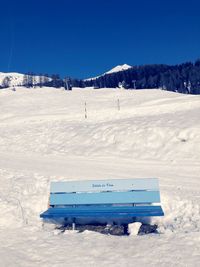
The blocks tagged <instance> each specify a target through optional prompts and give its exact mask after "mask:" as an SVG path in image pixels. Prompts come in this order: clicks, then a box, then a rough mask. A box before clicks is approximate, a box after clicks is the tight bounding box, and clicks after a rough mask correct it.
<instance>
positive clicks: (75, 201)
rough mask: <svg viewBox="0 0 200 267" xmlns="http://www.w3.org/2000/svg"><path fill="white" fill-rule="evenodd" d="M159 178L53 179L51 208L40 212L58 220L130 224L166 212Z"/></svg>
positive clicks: (47, 217) (65, 223) (55, 221)
mask: <svg viewBox="0 0 200 267" xmlns="http://www.w3.org/2000/svg"><path fill="white" fill-rule="evenodd" d="M159 203H160V192H159V185H158V179H156V178H147V179H123V180H99V181H97V180H95V181H94V180H93V181H92V180H91V181H90V180H88V181H69V182H52V183H51V188H50V200H49V208H48V210H47V211H45V212H43V213H42V214H40V217H41V218H43V219H44V220H45V221H49V222H53V223H56V224H63V225H68V224H73V223H76V224H80V225H81V224H108V223H111V224H113V223H114V224H115V223H116V224H128V223H131V222H134V221H136V220H137V218H138V217H151V216H163V215H164V213H163V210H162V208H161V206H160V205H159Z"/></svg>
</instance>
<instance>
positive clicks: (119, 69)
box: [104, 64, 132, 74]
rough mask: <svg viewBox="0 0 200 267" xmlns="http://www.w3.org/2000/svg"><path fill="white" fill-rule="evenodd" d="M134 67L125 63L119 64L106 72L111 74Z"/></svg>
mask: <svg viewBox="0 0 200 267" xmlns="http://www.w3.org/2000/svg"><path fill="white" fill-rule="evenodd" d="M130 68H132V66H130V65H128V64H123V65H118V66H116V67H114V68H113V69H111V70H109V71H107V72H106V73H104V74H110V73H114V72H119V71H123V70H128V69H130Z"/></svg>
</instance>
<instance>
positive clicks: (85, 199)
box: [50, 191, 160, 205]
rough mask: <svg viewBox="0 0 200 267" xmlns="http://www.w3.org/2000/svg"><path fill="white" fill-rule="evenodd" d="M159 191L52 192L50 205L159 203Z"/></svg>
mask: <svg viewBox="0 0 200 267" xmlns="http://www.w3.org/2000/svg"><path fill="white" fill-rule="evenodd" d="M159 202H160V193H159V191H129V192H101V193H74V194H73V193H68V194H62V193H60V194H50V205H84V204H127V203H159Z"/></svg>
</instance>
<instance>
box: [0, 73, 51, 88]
mask: <svg viewBox="0 0 200 267" xmlns="http://www.w3.org/2000/svg"><path fill="white" fill-rule="evenodd" d="M6 77H7V78H8V79H9V86H10V87H13V86H22V85H23V79H24V74H22V73H17V72H0V86H1V85H3V82H4V79H5V78H6ZM42 77H44V76H42ZM34 79H35V83H39V81H40V76H37V75H36V76H34ZM48 80H51V78H48Z"/></svg>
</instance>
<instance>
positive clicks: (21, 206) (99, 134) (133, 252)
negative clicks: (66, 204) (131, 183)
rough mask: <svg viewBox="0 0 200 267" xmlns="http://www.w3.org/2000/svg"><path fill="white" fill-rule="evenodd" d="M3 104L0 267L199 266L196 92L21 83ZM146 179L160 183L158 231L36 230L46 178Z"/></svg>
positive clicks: (1, 96)
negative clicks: (64, 87) (56, 87)
mask: <svg viewBox="0 0 200 267" xmlns="http://www.w3.org/2000/svg"><path fill="white" fill-rule="evenodd" d="M118 99H119V101H120V107H121V109H120V111H118V107H117V102H118ZM85 102H86V103H87V114H88V118H87V119H85V117H84V108H85ZM0 106H1V109H0V147H1V150H0V184H1V187H0V201H1V209H0V240H1V247H0V259H1V260H0V262H1V266H2V267H4V266H6V267H7V266H36V265H39V264H40V265H41V266H70V267H71V266H94V265H96V266H105V265H107V266H133V262H134V265H136V266H147V265H148V266H155V265H159V266H197V265H198V262H200V164H199V158H200V121H199V117H200V97H199V96H194V95H181V94H177V93H172V92H167V91H162V90H123V91H122V90H116V89H113V90H112V89H111V90H106V89H101V90H92V89H85V90H83V89H74V90H73V91H70V92H68V91H64V90H53V89H51V88H41V89H39V88H36V89H29V90H28V89H24V88H23V87H18V88H17V90H16V91H15V92H13V91H12V90H9V89H2V90H0ZM146 177H158V178H159V181H160V190H161V202H162V207H163V209H164V212H165V216H164V217H160V218H156V217H155V218H153V219H152V224H157V225H158V232H159V234H150V235H144V236H129V237H127V236H126V237H125V236H124V237H116V236H106V235H101V234H98V233H93V232H89V231H86V232H84V233H81V234H79V233H76V232H75V231H70V232H65V233H64V234H63V233H61V231H59V230H55V229H54V227H52V226H49V227H47V228H46V227H45V228H44V227H43V226H42V221H41V220H40V218H39V214H40V213H41V212H42V211H44V210H46V208H47V204H48V196H49V185H50V182H51V181H55V180H58V181H62V180H79V179H80V180H87V179H109V178H110V179H117V178H120V179H123V178H124V179H127V178H146Z"/></svg>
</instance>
